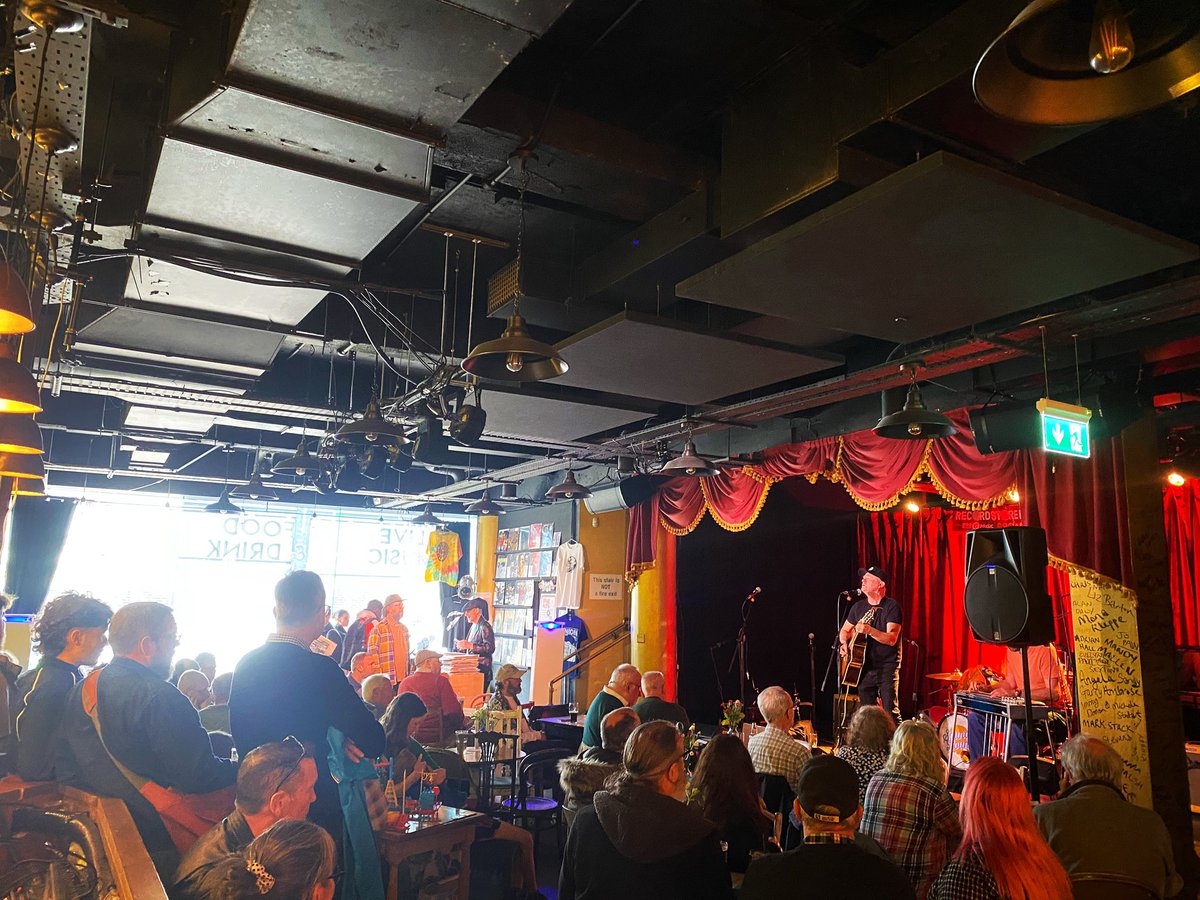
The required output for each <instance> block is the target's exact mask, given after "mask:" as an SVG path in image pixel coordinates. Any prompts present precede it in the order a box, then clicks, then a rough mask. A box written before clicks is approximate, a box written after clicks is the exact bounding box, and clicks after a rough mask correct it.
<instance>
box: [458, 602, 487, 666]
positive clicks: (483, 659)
mask: <svg viewBox="0 0 1200 900" xmlns="http://www.w3.org/2000/svg"><path fill="white" fill-rule="evenodd" d="M487 613H488V607H487V603H485V602H484V601H483V599H481V598H479V597H472V598H471V599H470V600H468V601H467V602H466V604H465V605H464V606H463V615H464V616H466V617H467V621H468V622H470V623H471V631H470V633H468V634H467V637H466V639H465V640H462V641H457V642H456V643H455V648H456V649H458V650H463V651H465V652H467V653H474V654H475V655H476V656H478V657H479V671H480V672H482V673H483V683H484V686H485V687H486V686H487V685H490V684H491V683H492V654H493V653H495V652H496V632H495V631H494V630H493V628H492V623H491V622H489V621H488V619H487Z"/></svg>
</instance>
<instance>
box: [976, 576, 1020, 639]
mask: <svg viewBox="0 0 1200 900" xmlns="http://www.w3.org/2000/svg"><path fill="white" fill-rule="evenodd" d="M963 601H964V604H965V606H966V612H967V621H968V622H970V623H971V630H972V631H974V632H975V637H977V638H978V639H979V640H981V641H983V642H985V643H991V644H1008V643H1011V642H1012V641H1014V640H1016V639H1017V638H1018V637H1019V636H1020V635H1021V633H1022V632H1023V631H1024V630H1025V623H1026V622H1027V621H1028V619H1029V603H1028V601H1027V600H1026V597H1025V585H1023V584H1022V583H1021V579H1020V578H1018V577H1017V576H1016V575H1015V574H1014V573H1013V572H1012V571H1011V570H1010V569H1007V568H1005V567H1003V566H999V565H992V564H990V563H989V564H987V565H983V566H980V567H979V568H978V569H976V570H975V571H974V572H972V573H971V577H970V578H968V579H967V588H966V591H965V593H964V596H963Z"/></svg>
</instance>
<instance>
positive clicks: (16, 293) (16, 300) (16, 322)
mask: <svg viewBox="0 0 1200 900" xmlns="http://www.w3.org/2000/svg"><path fill="white" fill-rule="evenodd" d="M35 327H36V323H35V322H34V321H33V304H32V302H31V301H30V299H29V290H28V289H27V288H26V287H25V282H24V281H22V280H21V276H20V275H18V274H17V273H16V270H15V269H13V267H12V266H10V265H9V264H8V263H0V334H27V333H28V332H30V331H33V329H34V328H35Z"/></svg>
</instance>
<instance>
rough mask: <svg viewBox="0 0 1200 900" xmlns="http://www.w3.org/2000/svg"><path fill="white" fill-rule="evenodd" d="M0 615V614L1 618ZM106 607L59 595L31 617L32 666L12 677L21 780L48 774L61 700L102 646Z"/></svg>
mask: <svg viewBox="0 0 1200 900" xmlns="http://www.w3.org/2000/svg"><path fill="white" fill-rule="evenodd" d="M2 615H3V614H2V613H0V617H2ZM111 619H112V610H111V609H109V607H108V606H107V605H105V604H104V603H101V602H100V601H99V600H96V599H93V598H92V597H89V596H87V595H85V594H76V593H66V594H60V595H59V596H57V597H55V598H54V599H53V600H50V601H49V602H47V603H46V605H45V606H43V607H42V611H41V612H40V613H38V615H37V617H36V618H35V619H34V620H33V649H34V650H36V651H37V652H38V654H39V655H40V656H41V661H40V662H39V663H38V664H37V667H36V668H34V669H31V670H29V671H28V672H26V673H24V674H23V675H22V676H21V677H20V678H18V679H17V684H16V688H17V689H16V691H15V696H14V698H13V699H14V703H13V708H12V713H13V716H14V719H15V730H16V737H17V751H16V753H17V758H16V772H17V774H18V775H20V776H21V777H22V778H24V779H25V780H27V781H47V780H49V779H51V778H53V777H54V755H55V752H56V750H57V748H58V745H59V729H60V727H61V726H62V720H63V714H64V713H65V712H66V708H67V698H68V697H70V695H71V690H72V689H73V688H74V687H75V685H77V684H79V682H81V681H82V680H83V673H81V672H80V671H79V667H80V666H94V665H95V664H96V661H97V660H98V659H99V658H100V654H101V652H102V651H103V650H104V648H105V647H107V646H108V636H107V635H106V632H107V631H108V623H109V621H110V620H111Z"/></svg>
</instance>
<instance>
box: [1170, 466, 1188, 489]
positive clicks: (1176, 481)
mask: <svg viewBox="0 0 1200 900" xmlns="http://www.w3.org/2000/svg"><path fill="white" fill-rule="evenodd" d="M1167 484H1169V485H1171V487H1183V486H1184V485H1185V484H1187V479H1186V478H1185V477H1184V476H1183V475H1181V474H1179V473H1178V472H1176V471H1175V470H1173V469H1172V470H1171V471H1170V472H1168V473H1167Z"/></svg>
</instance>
